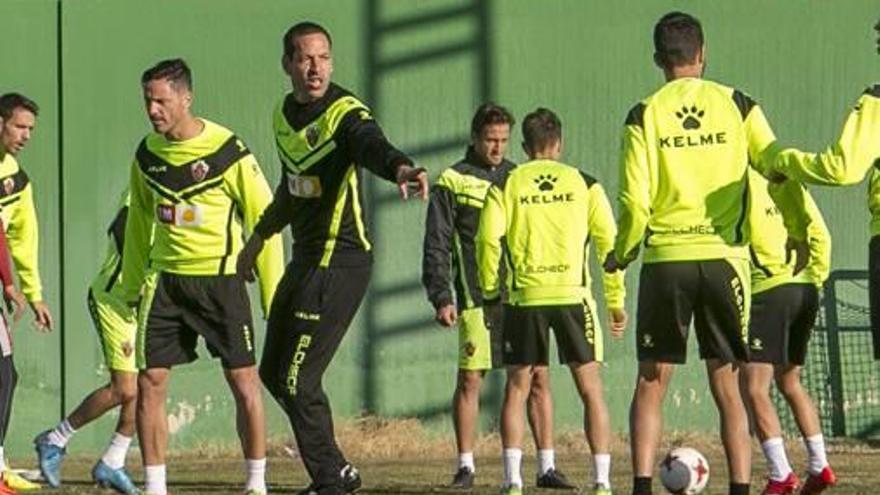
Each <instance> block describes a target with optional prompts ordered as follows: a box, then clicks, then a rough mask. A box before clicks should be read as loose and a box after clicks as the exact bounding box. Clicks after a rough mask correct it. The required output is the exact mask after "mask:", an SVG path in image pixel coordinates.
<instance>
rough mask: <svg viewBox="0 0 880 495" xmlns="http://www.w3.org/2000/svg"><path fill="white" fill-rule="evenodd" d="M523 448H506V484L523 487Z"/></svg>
mask: <svg viewBox="0 0 880 495" xmlns="http://www.w3.org/2000/svg"><path fill="white" fill-rule="evenodd" d="M521 468H522V450H520V449H504V486H516V487H519V488H522V486H523V481H522V473H521V472H520V469H521Z"/></svg>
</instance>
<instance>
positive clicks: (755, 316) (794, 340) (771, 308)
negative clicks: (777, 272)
mask: <svg viewBox="0 0 880 495" xmlns="http://www.w3.org/2000/svg"><path fill="white" fill-rule="evenodd" d="M818 312H819V291H818V289H816V286H815V285H812V284H785V285H780V286H778V287H774V288H772V289H770V290H767V291H764V292H760V293H758V294H754V295H753V296H752V315H751V320H750V321H749V359H750V360H751V361H754V362H758V363H770V364H778V365H785V364H796V365H798V366H803V364H804V360H805V358H806V357H807V344H808V343H809V341H810V333H811V332H812V330H813V325H814V324H815V323H816V314H818Z"/></svg>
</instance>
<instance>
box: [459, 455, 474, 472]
mask: <svg viewBox="0 0 880 495" xmlns="http://www.w3.org/2000/svg"><path fill="white" fill-rule="evenodd" d="M458 468H459V469H461V468H468V469H470V470H471V472H472V473H476V472H477V468H476V466H475V465H474V453H473V452H461V453H459V454H458Z"/></svg>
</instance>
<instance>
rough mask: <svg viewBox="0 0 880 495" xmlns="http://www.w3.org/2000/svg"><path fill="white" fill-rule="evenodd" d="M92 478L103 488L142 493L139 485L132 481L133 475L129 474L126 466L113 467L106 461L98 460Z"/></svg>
mask: <svg viewBox="0 0 880 495" xmlns="http://www.w3.org/2000/svg"><path fill="white" fill-rule="evenodd" d="M92 479H93V480H95V483H97V484H99V485H101V488H112V489H114V490H116V491H117V492H119V493H124V494H125V495H140V493H141V491H140V490H139V489H138V487H136V486H134V483H132V481H131V476H129V475H128V473H127V472H126V471H125V468H119V469H113V468H111V467H110V466H108V465H107V464H106V463H104V461H98V463H97V464H95V467H94V468H92Z"/></svg>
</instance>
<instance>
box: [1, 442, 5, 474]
mask: <svg viewBox="0 0 880 495" xmlns="http://www.w3.org/2000/svg"><path fill="white" fill-rule="evenodd" d="M2 471H6V452H5V450H4V449H3V447H0V472H2Z"/></svg>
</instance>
